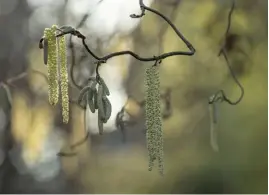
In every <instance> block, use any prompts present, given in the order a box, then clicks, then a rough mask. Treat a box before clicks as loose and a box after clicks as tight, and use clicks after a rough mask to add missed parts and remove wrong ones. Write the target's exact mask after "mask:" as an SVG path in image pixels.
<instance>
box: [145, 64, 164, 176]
mask: <svg viewBox="0 0 269 195" xmlns="http://www.w3.org/2000/svg"><path fill="white" fill-rule="evenodd" d="M145 88H146V128H147V147H148V152H149V170H150V171H151V170H152V168H153V166H154V161H155V160H157V161H158V164H159V172H160V174H161V175H163V169H164V166H163V132H162V117H161V107H160V75H159V68H158V67H157V66H151V67H148V68H147V69H146V73H145Z"/></svg>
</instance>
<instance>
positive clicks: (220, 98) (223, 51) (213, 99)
mask: <svg viewBox="0 0 269 195" xmlns="http://www.w3.org/2000/svg"><path fill="white" fill-rule="evenodd" d="M234 8H235V0H233V1H232V6H231V9H230V11H229V14H228V24H227V28H226V31H225V34H224V44H223V46H222V47H221V49H220V52H219V54H218V56H220V55H221V54H222V55H223V56H224V59H225V61H226V64H227V67H228V69H229V71H230V74H231V76H232V78H233V80H234V81H235V83H236V84H237V85H238V87H239V88H240V91H241V92H240V96H239V98H238V99H237V100H235V101H232V100H230V99H229V98H228V97H227V96H226V94H225V92H224V90H219V91H217V92H216V93H215V94H213V95H212V96H211V97H210V99H209V104H213V103H214V102H218V101H220V102H223V101H224V102H226V103H228V104H230V105H237V104H238V103H240V102H241V100H242V99H243V97H244V88H243V86H242V85H241V83H240V82H239V80H238V79H237V77H236V75H235V73H234V71H233V69H232V67H231V64H230V62H229V59H228V56H227V52H226V49H225V48H226V45H227V40H228V35H229V31H230V28H231V21H232V14H233V11H234Z"/></svg>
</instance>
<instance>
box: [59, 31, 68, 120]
mask: <svg viewBox="0 0 269 195" xmlns="http://www.w3.org/2000/svg"><path fill="white" fill-rule="evenodd" d="M58 44H59V45H58V49H59V51H58V55H59V57H58V60H59V63H60V64H59V66H60V76H61V95H62V116H63V122H64V123H68V121H69V97H68V72H67V56H66V40H65V36H62V37H60V38H59V41H58Z"/></svg>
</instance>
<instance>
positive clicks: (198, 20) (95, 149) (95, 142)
mask: <svg viewBox="0 0 269 195" xmlns="http://www.w3.org/2000/svg"><path fill="white" fill-rule="evenodd" d="M138 2H139V1H138V0H129V1H126V0H103V1H100V2H99V1H98V0H80V1H79V0H65V1H64V0H57V1H51V0H42V1H38V0H1V1H0V25H1V31H0V43H1V44H0V81H1V84H2V85H1V88H0V134H1V135H0V192H1V193H267V187H268V186H267V174H268V169H267V167H268V162H267V156H268V151H267V142H268V135H267V133H268V126H267V123H268V121H267V119H268V118H267V117H268V116H267V106H268V105H267V102H268V101H267V98H268V97H267V94H268V92H267V90H268V86H267V77H268V75H267V73H268V71H267V69H268V63H267V57H268V56H267V53H268V47H267V43H268V37H267V35H268V30H267V29H268V21H267V15H268V1H266V0H256V1H253V0H235V2H236V8H235V11H234V13H233V16H232V23H231V29H230V32H229V34H230V35H236V37H237V38H236V39H235V40H233V41H232V47H231V48H230V49H229V51H228V57H229V59H230V61H231V64H232V68H233V70H234V72H235V74H236V75H237V77H238V79H239V80H240V82H241V83H242V85H243V86H244V88H245V96H244V99H243V100H242V102H240V103H239V104H238V105H236V106H231V105H228V104H226V103H221V104H218V124H217V127H216V130H217V133H218V139H217V141H218V144H219V152H214V151H213V150H212V148H211V146H210V131H209V129H210V120H209V112H208V97H210V96H211V95H212V94H213V93H215V92H216V91H217V90H219V89H224V90H225V91H226V93H227V94H228V96H229V97H230V98H231V99H233V100H236V99H237V98H238V96H239V93H240V91H239V89H238V87H237V86H236V84H235V83H234V81H233V80H232V78H231V75H230V73H229V70H228V68H227V66H226V64H225V60H224V58H223V57H218V56H217V54H218V52H219V49H220V47H221V46H222V43H223V41H224V40H223V39H224V33H225V30H226V26H227V18H228V12H229V10H230V7H231V3H232V1H226V0H192V1H190V0H166V1H164V0H155V1H153V2H151V1H147V2H146V1H145V2H146V3H148V4H149V5H150V6H151V7H152V8H155V9H157V10H159V11H160V12H161V13H163V14H164V15H166V16H167V17H168V18H170V19H171V20H172V21H173V23H174V24H175V25H176V26H177V27H178V28H179V29H180V31H181V32H182V33H183V34H184V35H185V36H186V38H187V39H188V40H189V41H190V42H191V43H192V44H193V45H194V47H195V48H196V50H197V52H196V54H195V55H194V56H191V57H188V56H187V57H186V56H177V57H171V58H167V59H165V60H164V61H163V62H162V64H161V67H160V70H161V87H162V90H166V89H168V88H169V89H171V99H170V102H171V105H172V106H171V109H172V110H171V115H169V117H167V118H166V119H165V120H164V121H163V127H164V142H165V151H164V152H165V176H164V177H160V175H159V174H158V171H157V168H155V169H154V170H153V171H152V172H149V171H148V157H147V150H146V142H145V132H144V129H145V127H144V123H145V120H144V110H143V108H142V107H140V106H139V105H138V104H137V102H139V101H142V100H143V99H144V84H143V77H144V69H145V66H146V65H150V63H143V62H140V61H137V60H135V59H133V58H131V57H129V56H122V57H117V58H114V59H112V60H109V61H108V62H107V64H105V65H103V66H102V68H101V75H102V76H103V77H104V79H105V81H106V82H107V83H108V85H109V88H110V90H111V97H110V100H111V102H112V105H113V113H112V117H111V119H110V120H109V122H108V124H107V125H106V126H105V131H106V133H105V134H104V135H103V136H99V135H97V134H96V132H97V126H96V116H95V115H90V116H89V119H88V121H89V125H88V128H87V129H89V130H90V131H91V133H92V135H91V137H90V138H89V139H88V141H87V143H85V144H84V145H82V146H81V147H79V148H78V149H77V152H78V155H77V156H75V157H64V158H60V157H58V156H57V155H56V154H57V152H59V151H60V150H64V149H67V148H68V145H70V144H71V143H73V142H75V141H77V140H80V139H81V138H83V136H84V135H85V126H84V123H85V120H84V110H82V109H81V108H79V107H78V106H76V105H75V104H70V122H69V124H67V125H64V124H63V123H62V118H61V107H60V105H59V106H56V107H52V106H50V105H49V103H48V100H47V99H48V98H47V90H48V86H47V83H46V77H44V75H46V67H45V66H44V64H43V56H42V51H41V50H40V49H39V48H38V41H39V39H40V38H41V37H42V36H43V30H44V28H46V27H50V26H51V25H52V24H58V25H59V26H61V25H64V24H69V25H72V26H74V27H75V26H77V25H78V23H79V21H81V18H82V17H83V16H84V15H85V14H88V15H89V16H88V18H87V20H85V22H84V24H83V25H82V26H81V28H80V29H79V30H80V32H82V33H83V34H84V35H86V36H87V41H88V44H89V45H90V47H91V48H92V49H94V51H96V53H98V54H99V55H104V54H107V53H110V52H112V51H121V50H128V49H129V50H132V51H135V52H136V53H138V54H140V55H141V56H153V55H157V54H159V53H160V52H161V53H162V52H169V51H174V50H186V47H185V46H184V44H183V43H182V41H180V40H179V39H178V38H177V37H176V35H175V33H174V32H173V31H172V30H171V29H170V28H168V26H167V24H166V23H164V22H163V21H162V20H161V19H160V18H158V17H157V16H155V15H153V14H151V13H149V12H146V15H145V16H144V17H143V19H142V20H141V21H140V20H135V19H130V18H129V17H128V15H130V14H132V13H134V12H136V13H139V6H138ZM73 40H74V42H75V48H76V64H75V65H76V66H75V70H74V77H75V80H76V82H77V83H79V84H82V83H83V82H84V81H85V80H86V79H87V78H88V77H89V76H90V75H92V74H94V68H95V65H94V63H93V62H94V59H93V58H92V57H91V56H89V55H88V54H87V53H85V51H84V50H83V47H82V45H81V43H80V41H79V40H78V39H75V38H73ZM69 60H70V56H69ZM69 62H70V61H69ZM33 70H34V71H33ZM36 71H38V72H36ZM78 93H79V91H78V90H77V89H76V88H75V87H74V86H73V85H70V97H71V98H72V99H76V98H77V96H78ZM128 97H131V98H129V99H127V98H128ZM126 102H127V106H126V109H127V110H128V112H129V113H132V117H131V116H129V117H126V120H129V121H132V123H131V124H132V125H129V126H127V127H126V129H125V130H126V131H125V134H126V135H125V141H123V139H122V138H123V135H122V132H121V131H120V130H119V129H117V127H116V125H115V119H116V115H117V113H118V112H119V111H120V110H121V108H122V107H123V106H124V105H125V104H126Z"/></svg>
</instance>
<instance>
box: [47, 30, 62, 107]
mask: <svg viewBox="0 0 269 195" xmlns="http://www.w3.org/2000/svg"><path fill="white" fill-rule="evenodd" d="M56 29H57V26H56V25H53V26H52V27H51V28H45V30H44V37H45V38H46V39H47V40H48V65H47V66H48V83H49V92H48V94H49V103H50V104H51V105H53V106H54V105H56V104H57V103H58V99H59V86H58V67H57V53H56V52H57V51H56V37H55V32H56Z"/></svg>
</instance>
